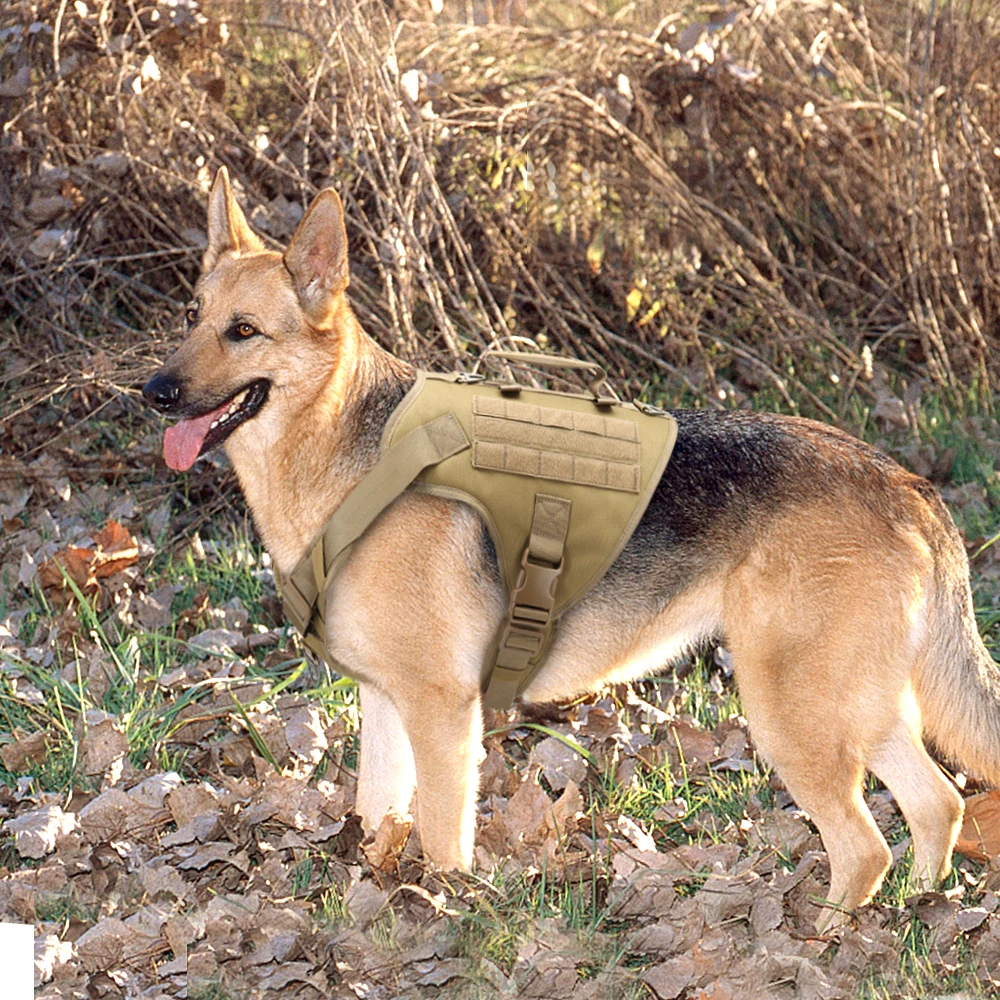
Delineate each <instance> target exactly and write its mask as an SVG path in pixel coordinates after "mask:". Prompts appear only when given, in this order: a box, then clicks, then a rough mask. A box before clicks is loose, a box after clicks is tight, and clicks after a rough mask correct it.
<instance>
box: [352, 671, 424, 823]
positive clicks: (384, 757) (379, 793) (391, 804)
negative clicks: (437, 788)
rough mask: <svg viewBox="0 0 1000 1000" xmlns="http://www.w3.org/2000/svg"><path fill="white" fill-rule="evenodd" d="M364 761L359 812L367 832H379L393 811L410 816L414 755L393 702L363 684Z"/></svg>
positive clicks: (360, 766)
mask: <svg viewBox="0 0 1000 1000" xmlns="http://www.w3.org/2000/svg"><path fill="white" fill-rule="evenodd" d="M360 688H361V712H362V716H361V759H360V761H359V763H358V799H357V806H356V808H357V812H358V815H359V816H360V817H361V822H362V825H363V826H364V829H365V832H366V833H369V834H372V833H375V831H376V830H378V828H379V825H380V824H381V822H382V817H383V816H385V814H386V813H387V812H388V811H389V810H390V809H395V810H396V812H398V813H400V814H401V815H402V814H403V813H407V812H409V810H410V800H411V799H412V798H413V787H414V785H415V784H416V771H415V770H414V766H413V751H412V750H411V748H410V740H409V738H408V737H407V735H406V729H405V728H404V726H403V721H402V719H400V717H399V712H397V711H396V706H395V705H394V704H393V703H392V700H391V699H390V698H389V697H388V695H386V694H385V693H384V692H383V691H381V690H380V689H379V688H377V687H375V685H373V684H361V685H360Z"/></svg>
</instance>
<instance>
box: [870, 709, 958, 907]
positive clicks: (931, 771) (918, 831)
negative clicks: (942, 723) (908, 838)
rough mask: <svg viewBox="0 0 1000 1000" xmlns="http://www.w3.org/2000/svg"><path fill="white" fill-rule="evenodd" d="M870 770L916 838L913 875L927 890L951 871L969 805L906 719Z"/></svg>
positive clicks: (874, 756)
mask: <svg viewBox="0 0 1000 1000" xmlns="http://www.w3.org/2000/svg"><path fill="white" fill-rule="evenodd" d="M869 766H870V768H871V769H872V771H874V772H875V774H877V775H878V777H879V778H881V779H882V781H884V782H885V784H886V785H887V786H888V787H889V791H891V792H892V794H893V796H894V797H895V799H896V802H897V804H898V805H899V808H900V809H901V810H902V812H903V815H904V816H905V817H906V822H907V823H908V824H909V827H910V833H911V834H912V835H913V874H914V877H915V878H916V880H917V885H918V886H919V888H920V889H921V890H927V889H931V888H933V887H934V885H935V884H936V883H938V882H939V881H940V880H941V879H943V878H944V877H945V876H946V875H947V874H948V872H949V871H950V870H951V852H952V848H953V847H954V846H955V839H956V837H957V836H958V831H959V829H960V827H961V825H962V814H963V812H964V808H965V807H964V803H963V802H962V797H961V795H959V794H958V792H957V791H956V789H955V788H954V786H953V785H952V784H951V782H950V781H948V779H947V778H946V777H945V776H944V775H943V774H942V773H941V769H940V768H939V767H938V766H937V764H935V763H934V761H933V760H932V759H931V757H930V755H929V754H928V753H927V751H926V749H925V748H924V744H923V740H922V739H921V737H920V727H919V724H916V723H915V722H908V721H907V720H905V719H900V721H899V723H898V725H897V726H896V728H895V729H894V730H893V732H892V735H891V736H890V737H889V739H887V740H886V741H885V742H884V743H883V744H882V745H881V746H879V747H878V748H877V749H876V751H875V753H874V754H872V755H871V759H870V761H869Z"/></svg>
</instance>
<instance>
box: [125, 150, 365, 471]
mask: <svg viewBox="0 0 1000 1000" xmlns="http://www.w3.org/2000/svg"><path fill="white" fill-rule="evenodd" d="M347 283H348V265H347V236H346V233H345V231H344V215H343V210H342V208H341V204H340V199H339V198H338V197H337V194H336V192H334V191H332V190H330V189H327V190H325V191H323V192H322V193H320V194H319V195H318V196H317V198H316V199H315V201H314V202H313V203H312V205H311V206H310V207H309V210H308V211H307V212H306V214H305V216H304V217H303V219H302V221H301V222H300V223H299V226H298V229H297V230H296V231H295V235H294V236H293V237H292V241H291V243H290V244H289V246H288V249H287V250H286V251H285V253H284V254H280V253H276V252H274V251H271V250H268V249H267V248H266V247H265V246H264V244H263V243H262V242H261V240H260V239H259V238H258V237H257V236H256V234H255V233H254V232H253V230H252V229H251V228H250V226H249V225H248V224H247V220H246V217H245V216H244V215H243V212H242V210H241V209H240V207H239V205H238V204H237V203H236V199H235V198H234V197H233V192H232V188H231V186H230V183H229V174H228V172H227V171H226V168H225V167H222V168H220V170H219V172H218V174H217V175H216V177H215V182H214V184H213V185H212V191H211V194H210V195H209V203H208V248H207V249H206V251H205V255H204V257H203V259H202V273H201V277H200V278H199V279H198V282H197V284H196V285H195V290H194V298H193V300H192V301H191V302H190V304H189V305H188V307H187V310H186V314H185V318H186V321H187V327H188V331H187V336H186V338H185V340H184V342H183V344H181V346H180V347H179V348H178V349H177V351H176V352H175V353H174V354H173V355H172V356H171V357H170V358H169V359H168V360H167V362H166V363H165V364H164V365H163V367H162V368H161V369H160V370H159V371H158V372H157V373H156V374H155V375H154V376H153V377H152V378H151V379H150V380H149V381H148V382H147V383H146V384H145V386H143V390H142V394H143V396H144V397H145V399H146V401H147V402H149V403H150V404H151V405H153V406H155V407H156V408H157V409H158V410H160V411H161V412H162V413H165V414H167V415H169V416H175V417H180V418H181V419H180V420H179V421H178V422H177V423H176V424H174V425H173V426H171V427H170V428H168V430H167V432H166V434H165V435H164V439H163V454H164V458H165V459H166V461H167V464H168V465H169V466H170V467H171V468H172V469H187V468H190V467H191V466H192V465H193V464H194V462H195V460H196V459H197V458H198V456H199V455H202V454H204V453H205V452H207V451H210V450H211V449H212V448H215V447H217V446H218V445H220V444H222V443H223V442H224V441H226V440H227V439H229V438H230V436H232V435H236V434H239V436H240V437H243V436H251V435H255V430H254V428H255V427H256V428H257V430H259V431H261V432H262V433H263V432H264V431H265V430H266V427H267V425H269V424H274V423H275V422H276V421H280V420H281V419H282V416H284V417H285V418H286V419H287V418H288V417H289V414H287V413H285V414H284V415H283V414H282V412H281V411H282V409H283V407H284V408H287V404H288V401H289V400H290V399H292V398H298V399H300V398H301V397H302V393H303V392H304V391H305V392H308V389H309V387H310V384H311V383H312V384H313V385H318V384H319V383H321V382H322V381H323V380H325V379H326V378H328V377H329V373H330V368H331V364H332V359H333V358H334V357H335V356H336V349H337V339H338V338H337V329H338V325H340V321H341V320H343V321H347V319H348V317H349V313H350V310H349V307H348V306H347V305H346V301H345V299H344V295H343V292H344V289H345V288H346V287H347ZM292 390H294V391H292ZM265 436H266V435H265ZM235 440H237V439H236V438H234V441H235Z"/></svg>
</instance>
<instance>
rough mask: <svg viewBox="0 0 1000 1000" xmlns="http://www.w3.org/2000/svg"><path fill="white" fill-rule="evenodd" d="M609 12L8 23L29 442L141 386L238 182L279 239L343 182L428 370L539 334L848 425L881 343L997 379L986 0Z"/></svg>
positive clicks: (625, 364)
mask: <svg viewBox="0 0 1000 1000" xmlns="http://www.w3.org/2000/svg"><path fill="white" fill-rule="evenodd" d="M515 6H516V5H515ZM606 6H607V8H608V10H604V9H602V10H598V9H597V8H596V6H594V5H569V4H558V3H553V2H548V3H532V4H530V5H529V7H528V15H527V21H528V24H527V26H509V25H498V24H482V25H478V26H476V25H469V24H465V23H463V20H464V19H466V15H467V14H468V12H469V11H471V12H472V13H473V14H475V13H476V12H478V13H479V14H480V15H482V14H483V12H484V11H487V7H486V6H484V5H482V4H469V5H467V4H465V3H455V4H452V5H448V6H446V9H445V11H444V13H443V14H442V15H440V16H438V17H437V18H436V19H435V18H433V17H432V16H431V14H430V12H429V7H428V6H426V5H424V4H422V3H417V2H415V0H414V2H413V3H412V4H410V5H406V4H400V5H398V6H397V8H396V10H395V12H394V13H392V14H387V13H386V9H387V8H386V6H385V5H384V4H382V3H374V2H363V3H353V2H352V3H339V2H336V0H331V2H328V3H310V4H292V3H285V2H267V3H265V2H250V0H245V2H241V3H240V2H235V0H230V2H207V3H204V4H202V7H201V10H200V11H197V10H194V11H192V10H191V9H188V8H185V7H176V6H168V5H167V4H166V3H162V4H161V3H159V2H157V0H154V2H152V3H149V4H147V5H145V6H140V5H137V4H135V3H132V2H120V0H88V2H87V3H86V4H69V3H67V2H65V0H40V2H34V3H29V2H26V0H18V2H12V3H9V4H6V5H5V7H4V10H3V12H2V13H0V30H2V31H3V35H0V39H2V41H0V79H2V81H3V83H2V84H0V93H3V94H7V95H13V96H5V97H2V98H0V115H2V117H3V119H5V120H6V124H5V126H4V132H3V139H2V144H0V282H2V284H3V305H2V307H0V308H2V314H0V315H2V320H0V322H2V327H0V329H2V331H3V337H4V339H5V342H6V343H5V347H6V350H5V351H4V365H3V374H2V376H0V384H2V387H3V397H2V403H0V405H2V408H3V409H2V412H3V415H4V416H5V418H6V427H7V429H8V438H9V439H10V438H11V435H10V433H9V432H10V427H11V426H17V419H18V418H19V415H21V414H24V413H25V412H30V411H32V410H34V411H36V412H37V408H38V407H39V406H48V407H50V408H51V407H53V406H55V407H56V409H57V410H59V409H60V408H62V409H63V410H67V408H68V409H72V407H73V406H74V405H75V406H76V410H74V411H73V412H79V413H80V414H83V415H85V414H86V412H87V410H88V407H96V406H98V405H103V404H105V403H106V402H107V400H108V398H109V391H110V392H111V393H116V392H118V391H124V392H126V393H134V386H135V385H136V384H137V383H139V382H140V381H141V380H142V379H143V377H144V376H145V374H146V373H147V372H148V371H149V370H150V368H151V367H152V365H153V363H154V359H155V357H156V356H157V355H159V354H161V353H162V352H163V350H164V349H165V347H166V344H165V337H164V332H165V331H167V330H169V329H171V327H172V326H173V325H174V321H175V316H176V314H177V311H178V306H179V304H181V303H183V302H184V300H185V299H186V297H187V295H188V293H189V290H190V288H191V284H192V282H193V279H194V277H195V276H196V273H197V265H198V259H199V249H198V244H199V240H200V239H201V238H202V235H203V234H202V233H201V227H202V226H203V224H204V221H203V220H204V207H203V205H204V195H205V191H206V188H207V184H208V183H209V180H210V178H211V176H212V174H213V173H214V170H215V168H216V167H217V166H218V165H219V164H221V163H226V164H227V165H228V166H229V168H230V170H231V171H232V173H233V174H234V175H235V177H236V178H237V179H238V184H239V187H240V188H241V189H242V196H243V198H244V200H245V201H246V203H247V204H248V205H249V207H250V208H251V209H252V210H253V211H254V215H253V218H254V221H255V222H256V224H257V225H258V226H259V227H260V228H261V229H262V230H263V231H264V232H265V233H267V234H268V235H269V236H271V237H273V238H274V239H275V240H276V241H277V242H280V241H282V240H284V239H287V237H288V235H289V234H290V232H291V230H292V229H293V228H294V224H295V221H296V218H297V213H298V212H301V206H302V205H303V203H306V202H308V200H309V199H310V198H311V196H312V195H313V194H314V193H315V192H316V191H317V190H318V189H319V188H321V187H322V186H324V185H326V184H328V183H331V182H332V183H334V184H335V185H336V186H337V187H338V189H339V190H340V191H341V192H342V194H343V195H344V197H345V200H346V202H347V204H348V212H349V216H350V221H351V234H350V235H351V239H352V245H353V250H354V256H353V263H354V270H353V301H354V302H355V305H356V307H357V310H358V312H359V314H360V315H361V317H362V319H363V321H364V323H365V324H366V326H367V328H368V329H369V330H370V331H371V332H372V333H373V334H374V335H375V336H377V337H378V338H379V339H380V340H381V341H382V342H383V343H385V344H386V345H388V346H390V347H391V348H392V349H394V350H396V351H397V352H399V353H400V354H403V355H406V356H408V357H411V358H414V359H416V360H418V361H420V362H422V363H426V364H443V365H446V366H452V365H454V364H469V363H470V362H471V358H472V357H473V356H474V355H475V354H476V353H477V352H478V350H479V349H481V348H482V347H483V346H485V345H487V344H490V343H492V342H494V341H508V340H510V339H511V338H513V339H514V341H515V342H519V341H517V339H516V338H518V337H525V338H530V339H531V340H533V341H535V342H536V343H538V344H540V345H542V346H543V347H545V348H546V349H549V350H554V351H560V352H566V353H571V354H575V355H581V356H587V357H590V358H594V359H597V360H600V361H602V362H603V363H604V364H606V365H607V366H608V367H609V368H610V369H611V370H612V371H613V372H614V373H615V375H616V376H617V377H618V378H619V379H621V380H623V381H624V382H625V383H626V387H627V389H628V391H630V392H632V393H638V392H642V391H646V392H648V393H650V394H651V395H653V396H658V397H661V398H667V399H669V400H671V401H672V400H675V399H677V398H681V397H684V398H687V399H690V398H691V397H692V396H693V397H694V398H696V399H700V400H702V401H703V402H704V403H707V404H714V405H729V403H728V402H727V403H725V404H722V403H720V401H719V400H720V395H725V397H726V398H727V400H731V399H732V397H733V395H734V392H733V390H735V396H736V398H737V400H739V399H742V398H743V394H753V393H755V392H758V391H761V390H764V391H765V392H767V393H768V394H769V395H768V397H767V400H768V401H769V404H770V405H781V406H783V407H784V408H786V409H796V408H799V407H801V408H802V409H803V410H804V411H805V412H811V413H820V414H825V415H826V416H827V417H843V415H844V413H845V409H846V406H847V401H848V400H849V398H850V397H851V394H852V393H854V392H856V391H861V392H862V393H865V392H867V393H869V394H870V393H871V389H870V387H868V386H867V385H866V381H865V379H866V375H867V374H868V372H867V371H866V361H865V358H864V357H863V355H862V352H863V349H865V348H866V347H867V349H868V350H870V351H871V352H872V354H873V355H874V357H875V359H876V360H877V361H880V362H882V363H884V364H885V365H887V366H888V367H889V368H890V369H893V370H895V371H897V372H900V373H902V374H903V375H905V376H907V377H909V378H921V379H929V380H931V381H933V382H936V383H938V384H940V385H941V386H944V387H946V388H950V389H952V390H954V389H956V388H957V387H958V386H960V385H961V384H962V383H964V382H966V381H968V380H969V379H976V380H977V384H978V386H979V388H980V390H981V392H982V393H983V394H984V395H986V394H988V392H989V390H990V388H991V386H992V383H993V381H994V380H995V379H996V369H997V361H998V357H1000V355H998V336H997V334H998V318H997V317H998V311H1000V310H998V307H1000V286H998V278H997V275H998V274H1000V267H998V264H1000V247H998V242H997V225H998V224H1000V209H998V206H997V203H996V192H997V190H998V187H1000V24H998V18H997V14H996V12H995V10H991V6H992V5H991V4H990V3H989V2H988V0H971V2H966V3H962V4H939V3H937V2H934V0H931V2H929V3H916V2H913V0H910V2H903V0H877V2H874V3H871V4H869V5H867V6H866V7H861V6H857V5H855V6H856V9H854V10H848V9H847V8H846V7H844V6H842V5H841V4H838V3H832V2H831V3H827V2H812V0H810V2H807V0H777V2H773V0H772V2H769V3H760V4H757V3H752V2H746V3H744V4H742V5H731V8H732V9H731V10H730V9H729V8H726V10H727V11H729V12H728V13H727V14H726V16H725V17H724V19H723V20H721V21H720V20H717V21H715V22H713V21H712V18H713V17H716V18H721V17H722V15H720V14H718V12H716V11H715V10H714V8H711V9H707V8H700V7H698V6H696V5H693V4H681V3H666V2H647V3H636V4H629V5H625V6H624V7H622V8H621V9H620V10H619V11H618V13H617V14H613V13H611V12H610V10H611V9H612V8H614V7H617V6H619V5H613V4H610V3H609V4H607V5H606ZM467 7H468V11H467V9H466V8H467ZM480 19H482V18H480ZM414 87H417V88H418V89H417V90H414ZM408 91H409V92H410V93H412V94H415V96H416V100H415V101H414V100H412V99H411V97H410V96H409V94H408ZM109 153H110V154H114V155H108V154H109ZM95 388H96V389H97V390H98V391H96V392H95V391H94V389H95ZM73 389H86V390H88V395H86V396H85V397H81V396H80V395H79V393H78V394H77V395H76V396H72V395H68V394H70V392H71V390H73ZM81 398H82V399H83V402H82V403H81ZM116 405H117V404H116ZM81 407H82V408H81ZM60 412H61V411H60ZM12 421H13V424H12ZM15 439H17V440H15ZM18 440H19V435H13V439H11V442H10V443H11V450H12V451H13V452H15V453H16V452H17V451H18Z"/></svg>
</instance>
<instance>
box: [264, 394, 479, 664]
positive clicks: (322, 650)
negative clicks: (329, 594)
mask: <svg viewBox="0 0 1000 1000" xmlns="http://www.w3.org/2000/svg"><path fill="white" fill-rule="evenodd" d="M468 447H469V439H468V437H467V436H466V434H465V431H464V430H463V429H462V425H461V424H460V423H459V421H458V418H457V417H455V415H454V414H453V413H445V414H443V415H442V416H440V417H437V418H436V419H434V420H431V421H430V422H429V423H426V424H422V425H421V426H420V427H416V428H414V429H413V430H412V431H410V433H409V434H407V435H406V437H404V438H403V439H402V440H400V441H399V442H398V443H397V444H395V445H393V446H392V447H391V448H390V449H389V450H388V451H387V452H385V453H384V454H383V455H382V457H381V458H380V459H379V460H378V461H377V462H376V463H375V465H374V466H373V468H372V469H371V471H370V472H369V473H368V474H367V475H366V476H365V477H364V479H362V480H361V482H359V483H358V484H357V486H355V487H354V489H353V490H351V492H350V493H348V494H347V496H346V497H345V499H344V502H343V503H342V504H341V505H340V506H339V507H338V508H337V510H336V511H334V514H333V517H331V518H330V520H329V521H328V522H327V525H326V527H325V528H324V529H323V534H322V535H320V537H319V538H318V539H317V540H316V541H315V542H314V543H313V545H312V546H311V548H310V550H309V552H307V553H306V555H305V557H304V558H303V559H302V561H301V562H300V563H299V564H298V566H296V567H295V569H293V570H292V572H291V573H290V574H289V575H288V577H287V578H286V579H284V580H281V581H280V585H279V590H280V593H281V600H282V603H283V605H284V610H285V615H286V616H287V617H288V620H289V621H290V622H291V623H292V624H293V625H294V626H295V627H296V628H297V629H298V630H299V632H300V633H301V634H302V636H303V639H304V640H305V643H306V645H307V646H308V647H309V648H310V649H311V650H312V651H313V652H314V653H317V654H318V655H319V656H321V657H323V659H327V657H328V654H327V651H326V629H325V622H324V616H325V614H326V608H325V603H326V602H325V600H323V599H322V598H323V596H324V595H325V594H326V590H327V588H328V587H329V586H330V584H331V583H332V582H333V578H334V577H335V576H336V575H337V571H338V570H339V569H340V567H341V566H342V565H343V563H344V562H345V561H346V559H347V557H348V555H350V550H351V547H352V546H353V544H354V543H355V542H356V541H357V540H358V539H359V538H360V537H361V536H362V535H363V534H364V533H365V531H366V530H367V529H368V526H369V525H370V524H371V523H372V522H373V521H374V520H375V518H377V517H378V516H379V514H381V513H382V511H384V510H385V508H386V507H388V506H389V504H391V503H392V502H393V501H394V500H395V499H396V498H397V497H398V496H399V495H400V494H401V493H402V492H403V491H404V490H405V489H406V488H407V486H409V485H410V483H412V482H413V480H414V479H416V478H417V476H418V475H420V473H421V472H422V471H423V470H424V469H426V468H428V467H429V466H431V465H437V463H438V462H443V461H444V460H445V459H446V458H450V457H451V456H452V455H457V454H458V453H459V452H460V451H464V450H465V449H466V448H468Z"/></svg>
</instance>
